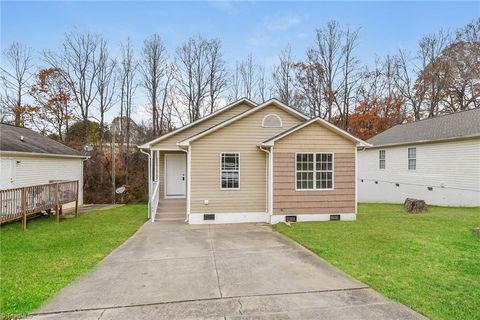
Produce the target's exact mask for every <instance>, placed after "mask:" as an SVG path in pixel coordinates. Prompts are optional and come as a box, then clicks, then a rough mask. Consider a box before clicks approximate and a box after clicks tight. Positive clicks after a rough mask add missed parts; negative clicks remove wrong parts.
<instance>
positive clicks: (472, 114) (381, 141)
mask: <svg viewBox="0 0 480 320" xmlns="http://www.w3.org/2000/svg"><path fill="white" fill-rule="evenodd" d="M474 136H480V109H478V108H477V109H472V110H466V111H461V112H456V113H451V114H447V115H443V116H439V117H434V118H428V119H424V120H419V121H415V122H412V123H405V124H399V125H396V126H394V127H392V128H390V129H388V130H386V131H384V132H382V133H380V134H377V135H376V136H374V137H372V138H370V139H369V140H367V142H368V143H371V144H372V145H373V146H374V147H380V146H388V145H400V144H409V143H420V142H429V141H441V140H450V139H456V138H463V137H474Z"/></svg>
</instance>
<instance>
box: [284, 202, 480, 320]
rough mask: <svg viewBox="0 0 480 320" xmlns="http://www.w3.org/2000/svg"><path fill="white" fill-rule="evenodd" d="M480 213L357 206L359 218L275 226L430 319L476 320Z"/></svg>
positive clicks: (478, 314)
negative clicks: (476, 229) (412, 211)
mask: <svg viewBox="0 0 480 320" xmlns="http://www.w3.org/2000/svg"><path fill="white" fill-rule="evenodd" d="M478 226H480V208H453V207H450V208H446V207H430V208H429V211H428V212H427V213H423V214H417V215H414V214H407V213H405V212H404V210H403V207H402V206H401V205H388V204H362V205H360V206H359V214H358V217H357V221H352V222H338V221H331V222H304V223H295V224H293V225H292V226H291V227H288V226H286V225H285V224H279V225H277V226H276V229H277V231H279V232H281V233H283V234H285V235H286V236H288V237H290V238H292V239H293V240H295V241H297V242H299V243H300V244H302V245H304V246H305V247H307V248H309V249H311V250H312V251H313V252H315V253H316V254H318V255H319V256H321V257H323V258H325V259H326V260H328V261H329V262H330V263H332V264H333V265H335V266H337V267H339V268H340V269H342V270H343V271H345V272H347V273H348V274H350V275H351V276H353V277H354V278H356V279H358V280H360V281H362V282H364V283H366V284H368V285H369V286H371V287H372V288H374V289H375V290H377V291H379V292H380V293H382V294H383V295H384V296H386V297H388V298H391V299H393V300H396V301H399V302H401V303H404V304H406V305H408V306H410V307H412V308H413V309H415V310H417V311H419V312H420V313H422V314H424V315H426V316H427V317H429V318H432V319H479V318H480V238H478V237H475V236H473V234H472V232H471V229H472V228H473V227H478Z"/></svg>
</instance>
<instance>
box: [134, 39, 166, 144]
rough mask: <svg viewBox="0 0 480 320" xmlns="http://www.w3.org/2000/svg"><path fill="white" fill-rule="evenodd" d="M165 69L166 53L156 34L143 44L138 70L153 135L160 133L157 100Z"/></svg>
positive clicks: (160, 115)
mask: <svg viewBox="0 0 480 320" xmlns="http://www.w3.org/2000/svg"><path fill="white" fill-rule="evenodd" d="M166 67H167V51H166V48H165V45H164V44H163V41H162V39H161V38H160V36H159V35H158V34H156V33H155V34H153V35H152V36H151V37H149V38H148V39H147V40H145V42H144V44H143V51H142V59H141V63H140V69H141V71H142V76H143V80H142V82H141V85H142V86H143V87H144V88H145V89H146V90H147V92H148V96H149V100H150V101H149V103H150V106H151V108H152V126H153V134H155V135H156V134H158V133H160V130H161V128H160V119H161V118H162V117H163V115H162V114H160V113H159V110H158V98H159V96H160V94H161V86H162V78H163V77H164V75H165V69H166Z"/></svg>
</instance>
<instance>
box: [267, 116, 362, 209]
mask: <svg viewBox="0 0 480 320" xmlns="http://www.w3.org/2000/svg"><path fill="white" fill-rule="evenodd" d="M296 152H312V153H316V152H332V153H334V190H308V191H305V190H302V191H296V190H295V153H296ZM273 162H274V165H273V213H274V214H309V213H312V214H313V213H326V214H328V213H353V212H355V144H354V143H353V142H351V141H349V140H347V139H345V138H343V137H341V136H339V135H338V134H336V133H334V132H332V131H330V130H328V129H326V128H325V127H323V126H321V125H320V124H318V123H312V124H310V125H308V126H307V127H305V128H302V129H300V130H298V131H297V132H294V133H292V134H290V135H288V136H286V137H285V138H283V139H281V140H278V141H277V142H275V146H274V153H273Z"/></svg>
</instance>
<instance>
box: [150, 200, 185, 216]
mask: <svg viewBox="0 0 480 320" xmlns="http://www.w3.org/2000/svg"><path fill="white" fill-rule="evenodd" d="M186 212H187V200H186V199H161V200H160V201H159V203H158V207H157V214H156V215H155V221H185V216H186Z"/></svg>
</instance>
